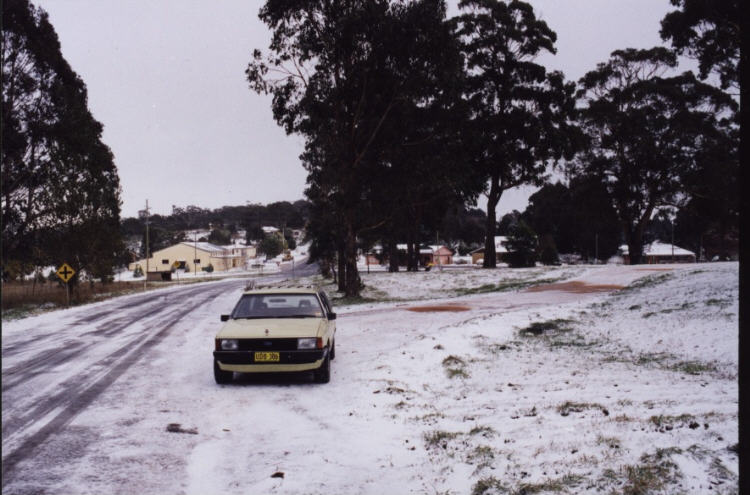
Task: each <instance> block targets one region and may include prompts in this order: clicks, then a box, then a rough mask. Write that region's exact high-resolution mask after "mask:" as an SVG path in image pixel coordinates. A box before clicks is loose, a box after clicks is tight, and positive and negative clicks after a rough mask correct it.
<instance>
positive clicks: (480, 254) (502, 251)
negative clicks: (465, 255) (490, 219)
mask: <svg viewBox="0 0 750 495" xmlns="http://www.w3.org/2000/svg"><path fill="white" fill-rule="evenodd" d="M506 242H508V238H507V237H506V236H504V235H496V236H495V256H496V260H497V263H502V262H504V257H505V256H506V255H507V254H508V248H506V247H505V243H506ZM469 254H471V262H472V264H474V265H476V264H478V263H482V261H483V260H484V248H483V247H481V248H479V249H475V250H474V251H471V252H470V253H469Z"/></svg>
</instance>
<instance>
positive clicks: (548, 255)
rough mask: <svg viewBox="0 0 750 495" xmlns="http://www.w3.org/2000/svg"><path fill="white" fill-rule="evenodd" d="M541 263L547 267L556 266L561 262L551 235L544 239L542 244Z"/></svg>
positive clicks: (540, 250) (540, 251)
mask: <svg viewBox="0 0 750 495" xmlns="http://www.w3.org/2000/svg"><path fill="white" fill-rule="evenodd" d="M539 261H541V262H542V263H544V264H545V265H554V264H557V263H559V262H560V259H559V256H558V254H557V246H555V240H554V239H553V238H552V236H551V235H549V234H547V235H545V236H543V237H542V244H541V246H540V249H539Z"/></svg>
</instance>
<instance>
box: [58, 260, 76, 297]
mask: <svg viewBox="0 0 750 495" xmlns="http://www.w3.org/2000/svg"><path fill="white" fill-rule="evenodd" d="M75 274H76V271H75V270H73V269H72V268H71V267H70V265H68V264H67V263H63V264H62V266H60V268H58V269H57V276H58V277H60V280H62V281H63V282H65V299H66V301H67V306H68V307H70V286H69V285H68V281H70V279H71V278H73V275H75Z"/></svg>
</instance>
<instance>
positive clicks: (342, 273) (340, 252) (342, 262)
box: [336, 243, 346, 293]
mask: <svg viewBox="0 0 750 495" xmlns="http://www.w3.org/2000/svg"><path fill="white" fill-rule="evenodd" d="M336 260H337V262H338V265H339V273H338V285H339V292H344V293H345V292H346V255H345V254H344V245H343V243H341V244H339V247H338V249H337V251H336Z"/></svg>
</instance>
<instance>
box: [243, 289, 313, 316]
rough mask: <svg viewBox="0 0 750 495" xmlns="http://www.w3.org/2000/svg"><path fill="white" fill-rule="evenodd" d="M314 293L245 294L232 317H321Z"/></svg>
mask: <svg viewBox="0 0 750 495" xmlns="http://www.w3.org/2000/svg"><path fill="white" fill-rule="evenodd" d="M322 316H323V309H322V308H321V306H320V303H319V302H318V298H317V297H315V294H245V295H243V296H242V298H241V299H240V301H239V302H238V303H237V306H235V308H234V311H232V318H235V319H237V318H308V317H318V318H320V317H322Z"/></svg>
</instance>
